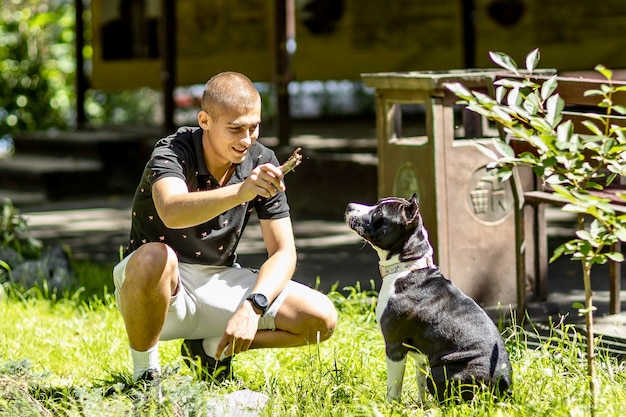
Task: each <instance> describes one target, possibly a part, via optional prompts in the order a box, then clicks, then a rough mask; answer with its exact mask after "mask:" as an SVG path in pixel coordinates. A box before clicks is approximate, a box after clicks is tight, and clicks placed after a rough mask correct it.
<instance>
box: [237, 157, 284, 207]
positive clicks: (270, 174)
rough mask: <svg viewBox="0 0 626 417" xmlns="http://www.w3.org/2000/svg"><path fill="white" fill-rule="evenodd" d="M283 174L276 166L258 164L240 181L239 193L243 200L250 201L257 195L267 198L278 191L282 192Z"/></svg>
mask: <svg viewBox="0 0 626 417" xmlns="http://www.w3.org/2000/svg"><path fill="white" fill-rule="evenodd" d="M283 175H284V174H283V172H282V171H281V170H280V168H279V167H277V166H274V165H272V164H263V165H260V166H258V167H256V168H255V169H254V170H253V171H252V173H251V174H250V176H249V177H248V178H246V180H245V181H244V182H243V183H242V185H241V188H240V189H239V195H241V196H242V198H243V199H244V200H245V201H251V200H252V199H254V198H255V197H256V196H257V195H258V196H261V197H266V198H267V197H272V196H274V195H275V194H276V193H277V192H279V191H282V192H284V191H285V183H284V182H283Z"/></svg>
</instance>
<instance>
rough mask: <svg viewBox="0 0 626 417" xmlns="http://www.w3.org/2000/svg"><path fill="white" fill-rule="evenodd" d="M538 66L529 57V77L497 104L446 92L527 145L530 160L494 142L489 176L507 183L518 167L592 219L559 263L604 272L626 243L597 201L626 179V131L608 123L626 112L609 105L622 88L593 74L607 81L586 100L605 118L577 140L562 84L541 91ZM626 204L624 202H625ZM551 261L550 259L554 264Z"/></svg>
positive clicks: (515, 81)
mask: <svg viewBox="0 0 626 417" xmlns="http://www.w3.org/2000/svg"><path fill="white" fill-rule="evenodd" d="M491 57H492V59H493V60H494V62H495V63H496V64H498V65H500V66H502V67H503V68H505V69H507V70H509V71H511V72H513V73H514V74H516V75H518V76H519V75H522V74H521V72H520V70H519V69H518V68H517V65H516V64H515V62H514V61H513V60H512V59H511V58H509V57H508V56H506V55H504V54H502V53H491ZM538 61H539V52H538V50H535V51H533V52H531V53H530V54H529V55H528V57H527V60H526V64H527V68H526V70H527V72H526V73H525V74H526V75H524V76H522V77H521V78H513V77H511V78H504V79H501V80H497V81H496V82H495V84H496V91H495V97H490V96H488V95H485V94H482V93H479V92H473V91H469V90H467V89H466V88H465V87H463V86H462V85H461V84H451V85H449V88H450V90H452V91H453V92H454V93H455V94H456V95H457V96H458V97H460V98H462V99H463V100H464V103H466V104H467V106H468V108H469V109H470V110H472V111H475V112H476V113H479V114H481V115H483V116H485V117H487V118H489V119H491V120H494V121H496V122H497V123H498V124H499V125H500V126H501V127H502V128H503V129H504V132H505V133H506V134H507V136H508V138H513V139H514V140H520V141H522V142H525V143H527V144H528V145H530V146H531V147H532V149H533V152H523V153H521V154H519V155H517V154H516V153H515V152H514V150H513V148H512V146H511V144H510V143H508V142H505V141H501V140H498V139H496V143H495V148H496V150H497V152H492V151H491V150H489V149H487V148H486V147H482V148H483V151H484V153H485V154H486V155H488V156H489V157H491V158H492V159H493V163H491V164H490V165H489V167H490V168H493V169H495V170H497V172H498V175H499V176H500V177H501V178H502V179H507V178H509V177H510V176H511V173H512V170H513V168H514V167H517V166H529V167H531V168H532V169H533V171H534V172H535V173H536V174H537V175H538V176H539V177H541V178H542V179H543V180H544V182H545V183H546V184H547V185H549V186H550V187H551V188H552V189H553V190H554V191H555V192H556V193H558V194H559V195H560V196H562V197H563V198H564V199H565V201H566V202H567V204H566V205H565V206H564V207H563V210H565V211H569V212H574V213H579V214H581V215H585V216H589V217H590V218H591V222H590V224H589V225H588V227H587V229H586V230H581V231H579V232H578V233H577V235H576V238H575V239H573V240H571V241H570V242H568V243H566V244H564V245H563V246H561V247H559V248H558V249H557V251H556V252H555V256H554V258H556V257H558V256H560V255H561V254H569V255H572V257H573V259H576V260H583V259H584V260H585V261H587V262H589V263H590V265H594V264H602V263H605V262H607V260H608V259H611V260H616V261H621V260H622V259H623V258H622V255H621V254H620V253H614V252H607V251H606V249H607V248H608V247H609V246H610V245H611V244H612V243H615V242H617V241H618V240H621V241H626V216H625V215H622V214H617V213H616V212H615V210H614V209H613V208H612V207H611V206H610V204H609V202H610V200H609V199H607V198H603V197H600V196H598V195H597V194H593V193H592V191H600V190H603V189H604V188H605V187H606V186H608V185H610V184H611V183H612V182H613V181H614V180H615V178H616V177H617V176H618V175H619V176H624V175H626V134H625V132H626V128H624V127H620V126H618V125H616V124H613V123H611V117H607V116H611V115H614V114H615V113H620V114H622V113H624V111H625V109H622V108H621V107H620V106H616V105H614V104H613V100H612V97H613V95H614V94H615V93H616V92H618V91H624V90H625V89H624V87H622V86H619V87H615V86H612V85H611V77H612V73H611V71H610V70H607V69H606V68H604V67H602V66H598V67H597V68H596V70H597V71H598V72H599V73H600V74H602V75H603V76H605V77H606V80H607V83H606V84H603V85H602V88H601V90H593V91H588V92H586V95H587V96H598V103H600V107H603V108H605V109H606V114H605V115H593V114H588V120H586V121H585V122H584V126H586V128H587V129H588V131H589V132H588V133H585V134H582V133H577V132H574V126H573V124H572V123H571V121H569V120H568V121H563V114H562V112H563V110H564V101H563V99H562V98H561V97H560V96H559V94H558V93H557V92H556V88H557V85H558V80H557V76H556V75H554V76H552V77H550V78H549V79H547V80H546V81H545V82H543V83H541V84H538V83H536V82H535V81H533V79H532V76H533V71H535V68H536V65H537V63H538ZM621 197H622V198H624V199H625V200H626V196H621ZM554 258H553V259H554Z"/></svg>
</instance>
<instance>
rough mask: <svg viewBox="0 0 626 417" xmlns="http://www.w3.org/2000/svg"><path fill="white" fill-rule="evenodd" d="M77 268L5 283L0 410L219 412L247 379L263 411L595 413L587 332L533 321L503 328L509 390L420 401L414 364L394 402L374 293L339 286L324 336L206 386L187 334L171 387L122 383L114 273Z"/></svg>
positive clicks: (602, 412) (615, 373) (611, 382)
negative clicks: (538, 329)
mask: <svg viewBox="0 0 626 417" xmlns="http://www.w3.org/2000/svg"><path fill="white" fill-rule="evenodd" d="M77 272H78V276H79V281H80V289H79V290H77V291H72V292H68V293H66V294H63V295H59V294H50V293H49V292H46V291H41V290H29V291H27V292H23V291H17V290H14V289H13V288H10V287H6V286H5V291H4V294H3V295H1V296H0V298H1V300H0V312H1V313H2V321H1V322H0V415H2V416H15V415H20V416H28V415H30V416H38V415H42V416H46V415H64V416H99V417H104V416H125V415H128V416H131V415H132V416H136V415H146V416H148V415H149V416H153V415H159V416H161V415H163V416H210V415H214V414H212V411H211V410H214V408H211V407H212V404H213V406H214V404H215V402H214V401H215V399H216V398H221V397H222V396H223V395H225V394H229V393H232V392H237V391H240V390H246V389H247V390H253V391H257V392H261V393H263V394H265V395H266V396H267V397H266V398H268V401H267V403H266V405H265V407H264V408H262V410H261V411H260V415H261V416H316V417H322V416H421V415H428V416H533V417H535V416H544V415H545V416H584V415H588V413H589V395H588V384H587V377H586V362H585V353H584V344H583V343H581V342H580V341H579V339H578V337H576V335H574V336H571V333H567V332H564V333H562V332H556V331H555V332H554V333H553V335H552V336H551V337H550V338H549V339H547V340H545V339H544V341H543V342H542V343H539V344H534V343H533V344H532V347H531V345H530V344H527V343H526V340H527V338H530V339H532V340H535V339H536V337H533V332H532V330H530V331H528V330H522V329H521V328H518V327H503V328H502V332H503V334H504V336H505V340H506V342H507V348H508V351H509V354H510V356H511V360H512V363H513V370H514V376H513V377H514V388H513V393H512V396H511V397H510V398H507V399H505V400H501V401H496V400H494V399H492V398H491V397H489V396H488V395H483V396H479V397H477V398H476V399H475V400H474V401H472V402H468V403H456V402H451V403H449V404H443V405H441V404H436V403H434V402H433V401H432V399H428V400H427V402H426V403H425V404H423V405H422V404H420V403H419V402H418V401H417V391H416V387H415V384H414V381H413V379H412V378H411V376H412V374H413V372H412V370H411V369H408V370H407V376H406V378H405V390H404V392H403V397H402V403H394V404H388V403H387V402H386V401H385V394H386V392H385V390H386V384H385V374H386V370H385V358H384V347H383V342H382V336H381V335H380V333H379V331H378V328H377V326H376V323H375V318H374V305H375V295H376V294H375V293H373V292H371V291H363V290H361V289H359V288H352V289H348V291H342V292H341V293H340V292H332V293H331V294H330V295H331V297H332V299H333V300H334V302H335V303H336V305H337V308H338V310H339V313H340V316H339V326H338V328H337V330H336V332H335V334H334V336H333V337H332V338H331V339H330V340H328V341H327V342H324V343H322V344H321V345H319V346H306V347H302V348H295V349H275V350H263V351H261V350H258V351H249V352H246V353H243V354H240V355H238V356H237V357H236V358H235V360H234V369H235V376H236V379H235V381H234V382H232V383H228V384H225V385H222V386H208V385H207V384H205V383H204V382H199V381H196V380H194V379H193V377H192V375H191V373H190V372H189V371H188V369H187V368H186V367H185V366H184V365H183V363H182V360H181V358H180V355H179V349H180V341H171V342H164V343H161V345H160V346H161V350H160V352H161V362H162V365H163V367H164V380H163V382H162V384H161V390H160V393H161V395H160V396H159V395H158V393H159V390H155V389H147V390H141V389H123V384H124V383H128V382H129V381H130V379H131V366H132V364H131V359H130V354H129V351H128V345H127V341H126V335H125V332H124V326H123V323H122V320H121V317H120V315H119V314H118V312H117V310H116V306H115V300H114V298H113V297H112V295H111V292H110V288H111V287H112V285H111V282H110V277H109V273H108V271H107V270H106V269H104V268H100V267H97V266H94V265H82V266H80V267H79V268H78V269H77ZM561 330H563V329H561ZM566 330H568V329H566ZM568 334H570V335H569V336H568ZM409 366H412V362H411V360H409ZM598 368H599V369H598V376H599V380H600V383H601V395H600V403H599V404H597V414H596V415H598V416H618V415H623V407H624V405H626V364H624V363H618V362H617V361H616V360H615V359H614V358H610V357H608V356H606V355H604V354H600V355H599V358H598ZM213 413H214V411H213ZM220 415H228V414H220ZM230 415H233V416H234V414H230ZM250 415H252V414H250Z"/></svg>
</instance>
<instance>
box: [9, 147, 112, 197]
mask: <svg viewBox="0 0 626 417" xmlns="http://www.w3.org/2000/svg"><path fill="white" fill-rule="evenodd" d="M102 170H103V165H102V163H101V162H100V161H96V160H92V159H84V158H74V157H69V156H68V157H56V156H43V155H28V154H26V155H21V154H15V155H13V156H11V157H10V158H5V159H1V160H0V187H1V188H3V189H6V190H12V191H13V192H18V194H19V193H30V195H31V196H33V195H36V194H40V193H41V194H44V195H45V196H46V198H47V199H50V200H56V199H60V198H66V197H68V196H87V195H93V194H94V193H93V190H94V188H95V187H102ZM25 195H28V194H21V196H25Z"/></svg>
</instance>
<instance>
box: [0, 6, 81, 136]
mask: <svg viewBox="0 0 626 417" xmlns="http://www.w3.org/2000/svg"><path fill="white" fill-rule="evenodd" d="M73 28H74V6H73V3H72V1H71V0H47V1H36V0H2V8H1V9H0V136H1V135H4V134H11V133H13V132H16V131H25V130H35V129H49V128H64V127H66V126H67V125H68V124H69V123H71V120H72V114H71V112H72V110H71V109H72V106H71V102H72V100H73V98H74V97H73V91H72V86H73V81H74V74H75V68H74V66H75V64H74V62H75V59H74V51H73V40H74V32H73Z"/></svg>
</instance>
